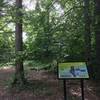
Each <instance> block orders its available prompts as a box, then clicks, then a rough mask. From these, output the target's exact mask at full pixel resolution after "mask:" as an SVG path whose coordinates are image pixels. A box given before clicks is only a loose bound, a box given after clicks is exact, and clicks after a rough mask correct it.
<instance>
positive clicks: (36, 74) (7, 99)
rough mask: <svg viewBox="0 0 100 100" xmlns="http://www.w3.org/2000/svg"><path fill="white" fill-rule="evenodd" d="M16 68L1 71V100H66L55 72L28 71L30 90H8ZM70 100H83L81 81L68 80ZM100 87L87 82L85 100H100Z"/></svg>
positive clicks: (61, 83) (60, 81)
mask: <svg viewBox="0 0 100 100" xmlns="http://www.w3.org/2000/svg"><path fill="white" fill-rule="evenodd" d="M13 75H14V68H13V67H8V68H6V67H5V68H2V69H0V100H64V97H63V81H62V80H58V79H57V76H56V75H55V74H54V73H53V72H48V71H43V70H41V71H34V70H28V71H27V72H26V78H27V79H28V81H29V82H30V83H31V85H30V87H29V88H28V89H26V88H25V89H23V90H20V91H17V90H16V88H14V89H13V90H12V89H10V88H8V86H9V84H10V81H11V80H12V76H13ZM66 86H67V93H68V94H67V96H68V100H81V89H80V81H78V80H68V81H67V80H66ZM98 88H99V85H96V84H94V83H93V82H91V81H89V80H86V81H85V89H84V90H85V100H100V97H99V95H97V93H96V90H98V91H100V90H99V89H100V88H99V89H98Z"/></svg>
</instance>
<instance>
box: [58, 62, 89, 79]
mask: <svg viewBox="0 0 100 100" xmlns="http://www.w3.org/2000/svg"><path fill="white" fill-rule="evenodd" d="M60 63H85V65H86V70H87V74H88V77H87V78H85V77H83V78H81V77H79V78H78V77H76V78H71V77H70V78H60V77H59V64H60ZM60 63H57V78H58V79H59V80H81V79H83V80H84V79H85V80H88V79H89V78H90V76H89V71H88V68H87V64H86V62H83V61H82V62H81V61H71V62H60Z"/></svg>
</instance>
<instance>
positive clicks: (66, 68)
mask: <svg viewBox="0 0 100 100" xmlns="http://www.w3.org/2000/svg"><path fill="white" fill-rule="evenodd" d="M58 78H59V79H82V78H83V79H88V78H89V74H88V70H87V66H86V64H85V62H68V63H59V64H58Z"/></svg>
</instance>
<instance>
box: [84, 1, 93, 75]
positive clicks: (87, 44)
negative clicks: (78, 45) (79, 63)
mask: <svg viewBox="0 0 100 100" xmlns="http://www.w3.org/2000/svg"><path fill="white" fill-rule="evenodd" d="M89 3H90V0H84V19H85V33H84V34H85V35H84V38H85V58H86V59H85V60H86V62H87V66H88V70H89V73H92V68H91V66H90V65H91V28H90V25H91V19H90V14H89V13H90V11H89ZM90 76H91V75H90Z"/></svg>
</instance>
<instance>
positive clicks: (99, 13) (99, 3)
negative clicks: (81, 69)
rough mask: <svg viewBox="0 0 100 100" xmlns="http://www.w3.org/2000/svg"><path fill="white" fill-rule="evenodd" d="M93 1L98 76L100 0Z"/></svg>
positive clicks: (99, 60) (99, 70) (99, 64)
mask: <svg viewBox="0 0 100 100" xmlns="http://www.w3.org/2000/svg"><path fill="white" fill-rule="evenodd" d="M94 1H95V39H96V65H97V70H96V71H97V74H98V77H99V75H100V0H94Z"/></svg>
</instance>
